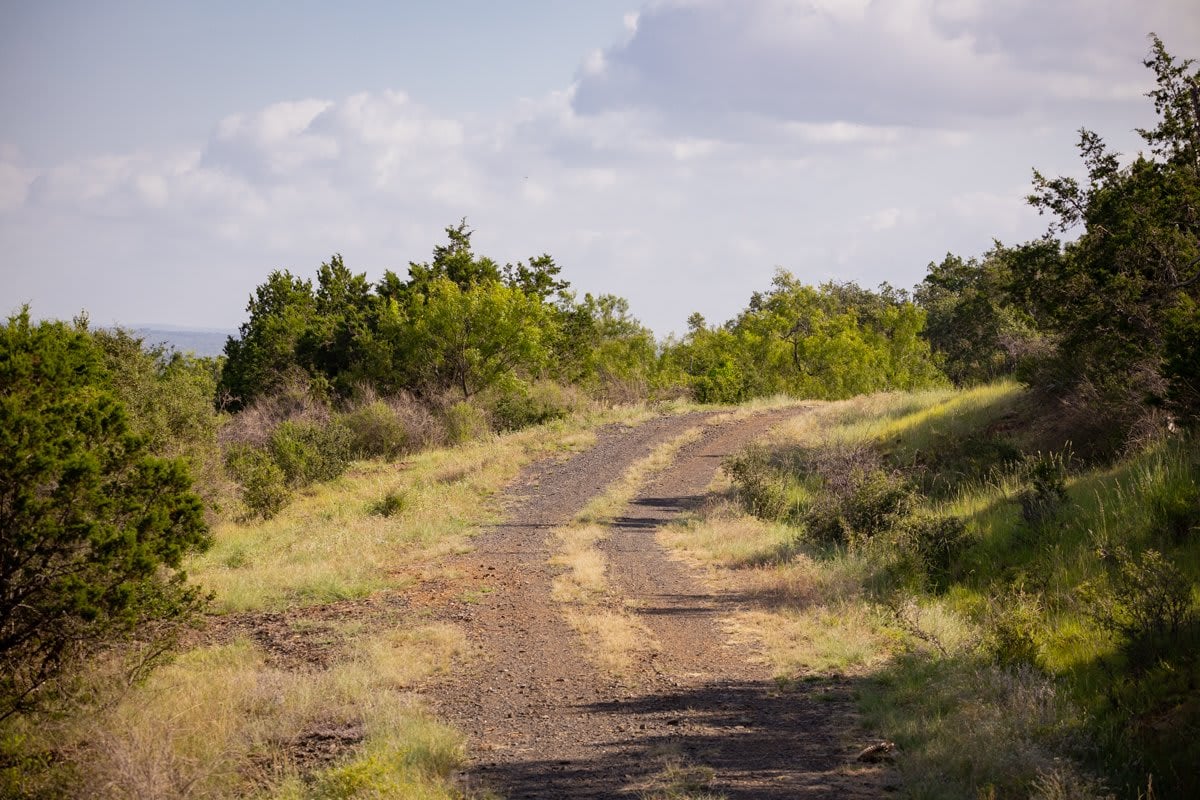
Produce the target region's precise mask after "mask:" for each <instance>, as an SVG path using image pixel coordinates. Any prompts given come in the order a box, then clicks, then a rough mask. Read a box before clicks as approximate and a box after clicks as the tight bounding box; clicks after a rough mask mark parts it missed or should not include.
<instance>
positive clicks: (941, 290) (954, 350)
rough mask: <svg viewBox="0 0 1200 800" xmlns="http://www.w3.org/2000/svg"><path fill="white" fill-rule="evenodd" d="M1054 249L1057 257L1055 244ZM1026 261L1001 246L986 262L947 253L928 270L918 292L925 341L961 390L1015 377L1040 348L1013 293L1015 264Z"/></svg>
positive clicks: (1017, 252) (1032, 325)
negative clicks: (1024, 363)
mask: <svg viewBox="0 0 1200 800" xmlns="http://www.w3.org/2000/svg"><path fill="white" fill-rule="evenodd" d="M1038 244H1039V243H1033V244H1032V245H1029V246H1027V247H1037V246H1038ZM1052 247H1053V248H1054V250H1055V254H1056V252H1057V244H1054V245H1052ZM1023 257H1028V254H1027V253H1025V252H1024V250H1023V249H1022V248H1017V249H1016V250H1009V249H1007V248H1005V247H1004V246H1003V245H1001V244H1000V243H998V242H997V243H996V246H995V247H994V248H993V249H992V250H991V251H990V252H988V253H987V254H986V255H985V256H984V257H983V259H982V260H978V259H974V258H972V259H970V260H966V261H964V260H963V259H962V258H960V257H958V256H956V255H953V254H951V253H947V254H946V257H945V258H944V259H942V261H941V262H940V263H937V264H933V263H931V264H930V265H929V271H928V273H927V274H926V275H925V279H924V280H923V281H921V283H920V284H919V285H918V286H917V288H916V290H915V292H914V298H915V300H916V301H917V303H918V304H919V305H920V307H921V308H922V309H923V310H924V311H925V314H926V321H925V329H924V332H923V334H922V335H923V336H924V338H925V339H926V340H928V342H929V344H930V347H932V348H933V351H934V353H935V354H937V357H938V360H939V363H940V365H941V367H942V370H943V371H944V372H945V373H946V375H947V377H949V378H950V380H952V381H954V383H956V384H958V385H959V386H963V385H970V384H975V383H984V382H987V381H990V380H994V379H996V378H998V377H1000V376H1001V375H1008V374H1011V373H1013V372H1014V371H1015V370H1016V369H1017V368H1018V366H1019V365H1020V364H1021V363H1022V362H1023V360H1024V359H1026V358H1027V357H1028V356H1029V355H1030V354H1031V353H1033V352H1035V351H1036V350H1037V348H1038V343H1039V340H1040V335H1039V333H1038V331H1037V327H1036V323H1035V321H1034V319H1033V318H1032V317H1031V316H1030V315H1029V314H1028V313H1026V312H1025V311H1024V310H1023V309H1022V307H1021V305H1019V304H1018V303H1017V302H1016V301H1015V300H1014V298H1013V295H1012V291H1011V284H1012V277H1011V272H1012V270H1011V266H1010V265H1011V262H1012V261H1013V260H1014V259H1017V258H1023Z"/></svg>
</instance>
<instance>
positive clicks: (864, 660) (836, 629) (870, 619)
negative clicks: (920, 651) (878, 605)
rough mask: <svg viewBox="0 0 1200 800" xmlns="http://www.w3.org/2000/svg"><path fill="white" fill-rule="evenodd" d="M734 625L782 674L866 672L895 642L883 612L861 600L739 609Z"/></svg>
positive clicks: (791, 677)
mask: <svg viewBox="0 0 1200 800" xmlns="http://www.w3.org/2000/svg"><path fill="white" fill-rule="evenodd" d="M731 626H732V629H733V630H734V631H735V632H736V633H738V634H741V635H748V636H751V637H752V638H753V640H754V641H756V642H758V643H759V644H760V645H761V647H762V652H763V657H764V658H765V660H766V662H767V663H768V664H769V666H770V667H771V671H772V673H773V674H774V676H775V677H776V678H778V679H781V680H794V679H797V678H803V677H805V676H809V675H827V674H831V673H837V674H841V675H851V674H863V673H864V672H866V670H868V669H869V668H871V667H875V666H878V665H879V664H882V663H883V662H885V661H886V660H887V658H888V657H889V656H890V655H891V653H892V651H893V650H894V649H895V648H896V646H897V640H896V636H895V635H894V634H892V633H890V632H889V630H888V628H887V625H886V619H885V618H884V617H883V616H882V615H881V614H880V612H879V611H878V610H877V609H875V608H872V607H871V606H868V605H866V604H864V603H859V602H851V603H844V604H840V605H822V606H815V607H811V608H806V609H787V608H785V609H781V610H777V611H746V612H743V613H740V614H737V615H735V616H734V617H733V619H732V620H731Z"/></svg>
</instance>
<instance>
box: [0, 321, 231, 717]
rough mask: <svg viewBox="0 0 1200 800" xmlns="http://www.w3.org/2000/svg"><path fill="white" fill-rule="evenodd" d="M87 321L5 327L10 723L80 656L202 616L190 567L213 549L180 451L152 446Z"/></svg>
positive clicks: (2, 434)
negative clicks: (188, 577) (185, 566)
mask: <svg viewBox="0 0 1200 800" xmlns="http://www.w3.org/2000/svg"><path fill="white" fill-rule="evenodd" d="M112 380H113V379H112V375H111V374H110V373H109V371H108V369H107V368H106V366H105V359H104V352H103V351H102V350H101V349H100V348H99V347H98V346H97V345H96V343H95V341H94V340H93V339H92V337H91V336H90V335H89V334H88V333H87V332H86V330H83V329H81V328H75V329H72V328H70V327H68V326H66V325H63V324H62V323H48V322H43V323H40V324H38V325H36V326H34V325H32V324H31V323H30V321H29V313H28V310H27V309H26V310H24V311H22V312H21V313H20V314H18V315H16V316H14V317H11V318H9V320H8V323H7V325H6V326H5V327H4V329H3V333H2V334H0V543H2V544H0V576H2V580H0V586H3V590H2V591H0V676H3V677H0V718H3V717H5V716H8V715H10V714H12V713H14V712H15V711H17V710H19V709H21V708H23V707H26V706H29V705H33V704H35V703H36V702H37V700H38V699H39V697H38V690H39V689H40V688H41V687H43V686H44V685H45V684H46V683H47V682H49V681H53V680H54V679H56V678H58V677H59V676H61V675H62V674H63V673H64V670H66V669H67V668H68V667H69V666H70V665H71V664H73V663H74V662H75V660H76V659H78V658H80V657H81V656H83V655H84V654H86V653H88V652H89V651H91V650H93V649H95V648H98V647H102V646H104V645H106V644H108V643H110V642H112V641H113V640H115V639H118V638H121V637H124V636H127V635H129V634H132V633H134V632H137V631H139V630H144V629H145V626H146V625H147V624H148V623H150V622H152V621H155V620H179V619H183V618H186V617H187V616H189V615H190V614H192V613H194V611H195V610H196V608H197V606H198V604H199V600H200V598H199V596H198V595H197V593H196V592H195V590H193V589H191V588H189V587H188V586H187V584H186V583H185V576H184V574H183V573H182V571H180V570H179V565H180V562H181V560H182V559H183V557H184V555H185V554H187V553H189V552H193V551H196V550H199V549H202V548H204V547H206V546H207V545H208V542H209V539H208V533H207V528H206V526H205V523H204V519H203V513H202V506H201V502H200V499H199V498H198V497H197V496H196V495H195V494H194V493H193V492H192V487H191V479H190V477H189V475H188V471H187V468H186V466H185V464H184V463H183V462H182V461H180V460H168V459H161V458H156V457H154V456H152V455H150V453H149V451H148V448H147V445H146V441H145V440H144V439H143V438H141V437H139V436H137V435H135V434H134V433H133V431H132V430H131V429H130V425H129V420H128V417H127V415H126V413H125V410H124V408H123V407H122V406H121V404H120V403H119V402H118V401H117V400H116V398H115V397H114V392H113V389H112Z"/></svg>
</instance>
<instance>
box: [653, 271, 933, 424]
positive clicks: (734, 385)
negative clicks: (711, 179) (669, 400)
mask: <svg viewBox="0 0 1200 800" xmlns="http://www.w3.org/2000/svg"><path fill="white" fill-rule="evenodd" d="M924 316H925V315H924V312H923V311H921V310H920V309H919V308H917V307H916V306H915V305H913V304H912V303H911V302H910V301H909V300H908V298H907V296H906V295H904V294H903V293H900V292H897V291H895V290H894V289H892V288H891V287H889V286H886V285H884V286H883V287H881V288H880V290H879V291H878V292H872V291H869V290H866V289H862V288H861V287H859V286H857V285H855V284H852V283H851V284H835V283H828V284H824V285H822V286H820V287H817V288H813V287H810V286H805V285H803V284H801V283H800V282H799V281H797V280H796V278H795V277H793V276H792V275H790V274H789V273H787V272H785V271H783V270H780V271H779V272H778V273H776V275H775V279H774V281H773V288H772V290H771V291H769V292H766V293H761V292H756V293H755V294H754V295H753V296H752V297H751V299H750V304H749V307H748V308H747V310H746V311H744V312H742V314H741V315H740V316H739V317H738V318H737V319H736V320H733V321H731V322H729V323H727V324H726V325H724V326H722V327H719V328H709V327H707V326H706V325H705V323H704V319H703V317H699V315H696V316H694V317H693V318H692V319H691V320H690V321H689V325H690V330H689V332H688V335H687V336H686V337H685V338H684V339H683V341H681V342H678V343H676V344H673V345H670V346H669V347H668V348H667V352H666V354H665V357H664V359H665V362H666V364H667V365H668V367H669V368H670V369H673V370H676V371H678V372H679V373H681V374H682V375H684V376H685V379H686V381H687V382H688V384H689V386H690V387H691V389H692V392H693V394H694V396H695V397H696V398H697V399H698V400H703V401H705V402H726V403H728V402H739V401H741V400H745V399H747V398H750V397H758V396H763V395H769V394H776V393H786V394H791V395H793V396H798V397H818V398H828V399H834V398H839V397H849V396H851V395H854V394H859V393H863V392H870V391H875V390H880V389H908V388H916V387H920V386H929V385H934V384H937V383H939V382H940V381H942V380H944V379H943V378H942V377H941V373H940V372H939V371H938V370H937V368H936V367H935V366H934V363H933V359H932V356H931V354H930V351H929V345H928V343H927V342H925V341H924V340H923V339H922V338H921V336H920V332H921V329H922V326H923V325H924Z"/></svg>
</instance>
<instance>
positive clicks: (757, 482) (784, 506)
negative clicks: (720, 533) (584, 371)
mask: <svg viewBox="0 0 1200 800" xmlns="http://www.w3.org/2000/svg"><path fill="white" fill-rule="evenodd" d="M722 466H723V469H724V470H725V473H726V474H727V475H729V477H730V479H731V480H732V481H733V483H734V485H735V486H736V487H737V493H738V499H739V500H740V501H741V503H742V505H743V507H745V509H746V510H747V511H749V512H750V513H751V514H753V515H754V516H756V517H758V518H760V519H765V520H769V521H774V520H780V519H784V518H786V517H787V516H789V512H790V511H791V510H792V503H791V501H790V499H789V497H788V480H787V476H786V474H785V473H784V472H783V471H782V470H780V469H779V468H778V467H775V466H774V465H772V464H771V462H770V458H769V457H768V455H767V453H766V451H765V450H763V449H762V448H761V447H753V446H752V447H747V448H746V449H745V450H743V451H742V452H741V453H740V454H738V455H736V456H733V457H731V458H728V459H726V461H725V463H724V464H723V465H722Z"/></svg>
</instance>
